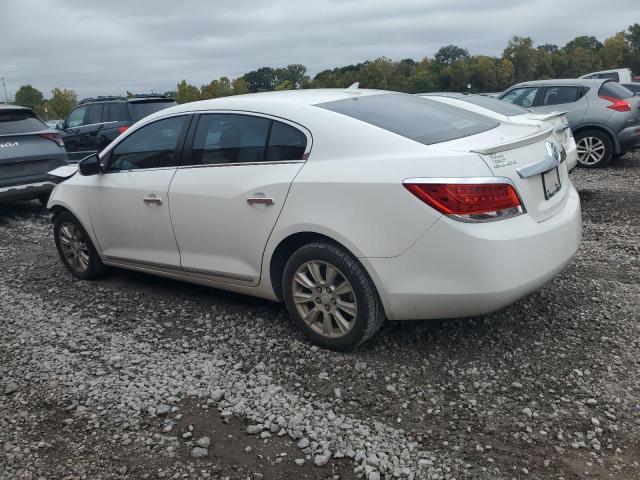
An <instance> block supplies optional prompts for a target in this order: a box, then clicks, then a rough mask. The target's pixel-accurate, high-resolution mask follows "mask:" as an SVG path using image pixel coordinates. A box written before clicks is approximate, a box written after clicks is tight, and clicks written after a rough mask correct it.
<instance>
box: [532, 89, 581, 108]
mask: <svg viewBox="0 0 640 480" xmlns="http://www.w3.org/2000/svg"><path fill="white" fill-rule="evenodd" d="M582 92H583V90H582V88H580V87H547V89H546V91H545V93H544V98H543V99H542V105H560V104H562V103H573V102H576V101H578V100H579V99H580V98H582V96H583V94H582Z"/></svg>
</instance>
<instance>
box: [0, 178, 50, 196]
mask: <svg viewBox="0 0 640 480" xmlns="http://www.w3.org/2000/svg"><path fill="white" fill-rule="evenodd" d="M18 180H19V178H18ZM48 186H52V187H53V186H55V183H53V182H36V183H23V184H20V185H9V186H8V187H0V193H4V192H10V191H12V190H16V191H19V190H28V189H30V188H38V187H48Z"/></svg>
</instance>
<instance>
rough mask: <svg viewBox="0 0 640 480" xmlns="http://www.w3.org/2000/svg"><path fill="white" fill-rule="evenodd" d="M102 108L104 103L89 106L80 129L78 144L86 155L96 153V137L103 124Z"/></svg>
mask: <svg viewBox="0 0 640 480" xmlns="http://www.w3.org/2000/svg"><path fill="white" fill-rule="evenodd" d="M104 106H105V105H104V103H93V104H91V105H89V111H88V112H87V116H86V118H85V122H84V125H82V126H81V127H80V135H79V144H80V146H81V148H82V150H83V151H84V152H85V154H86V155H89V154H91V153H95V152H97V151H98V143H97V136H98V133H99V132H100V130H102V129H103V128H104V123H103V122H102V112H103V110H104Z"/></svg>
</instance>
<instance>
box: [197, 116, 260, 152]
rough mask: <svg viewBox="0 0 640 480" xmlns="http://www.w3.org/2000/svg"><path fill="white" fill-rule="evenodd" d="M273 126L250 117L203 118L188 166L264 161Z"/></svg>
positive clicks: (199, 123) (199, 124)
mask: <svg viewBox="0 0 640 480" xmlns="http://www.w3.org/2000/svg"><path fill="white" fill-rule="evenodd" d="M270 124H271V120H269V119H266V118H262V117H253V116H250V115H234V114H210V115H202V116H201V117H200V120H199V121H198V128H197V129H196V134H195V138H194V140H193V149H192V151H191V159H190V161H189V163H190V164H191V165H200V164H204V165H211V164H219V163H245V162H262V161H264V153H265V150H266V146H267V135H268V132H269V126H270Z"/></svg>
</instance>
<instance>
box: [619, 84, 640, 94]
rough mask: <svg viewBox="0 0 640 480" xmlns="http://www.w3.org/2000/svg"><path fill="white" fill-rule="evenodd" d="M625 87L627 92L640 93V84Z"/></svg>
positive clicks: (625, 85)
mask: <svg viewBox="0 0 640 480" xmlns="http://www.w3.org/2000/svg"><path fill="white" fill-rule="evenodd" d="M623 87H624V88H626V89H627V90H629V91H630V92H632V93H640V83H636V84H633V83H631V84H629V83H625V84H624V85H623Z"/></svg>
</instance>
